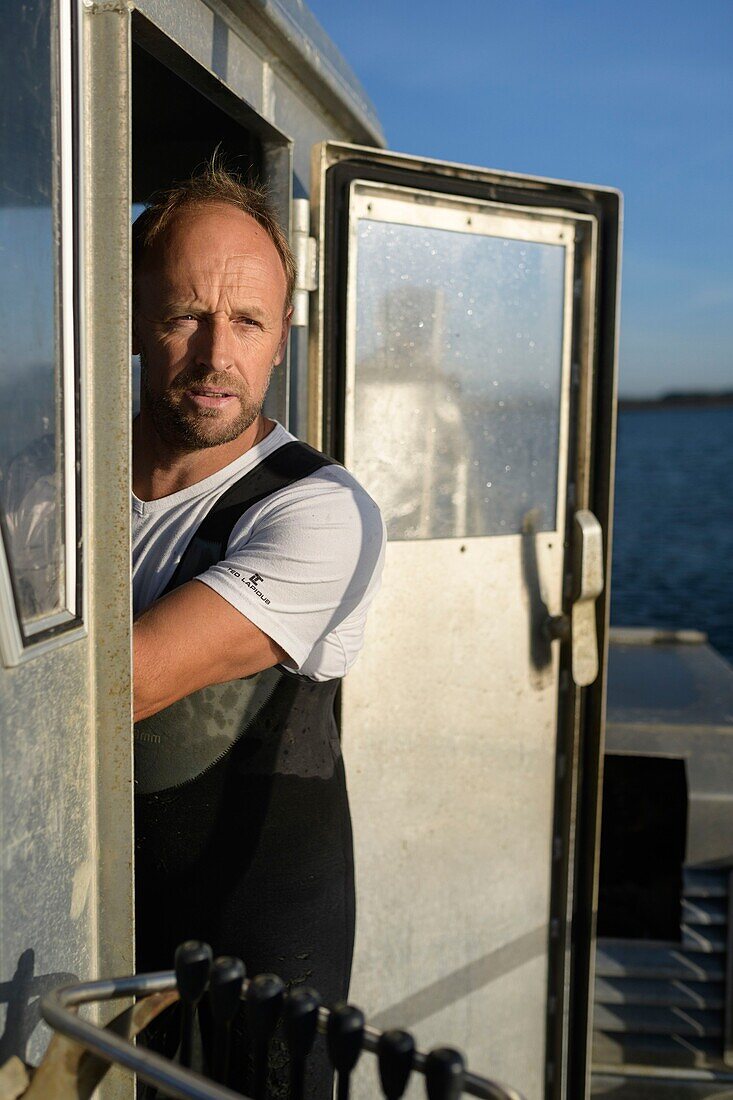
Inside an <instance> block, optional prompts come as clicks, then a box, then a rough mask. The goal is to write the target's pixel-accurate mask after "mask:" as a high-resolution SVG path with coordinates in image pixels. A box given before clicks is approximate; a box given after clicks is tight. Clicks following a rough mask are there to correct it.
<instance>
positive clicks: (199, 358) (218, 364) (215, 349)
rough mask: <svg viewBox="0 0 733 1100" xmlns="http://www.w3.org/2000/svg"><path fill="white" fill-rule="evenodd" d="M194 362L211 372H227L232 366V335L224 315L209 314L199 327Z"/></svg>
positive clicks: (227, 319) (228, 322) (230, 326)
mask: <svg viewBox="0 0 733 1100" xmlns="http://www.w3.org/2000/svg"><path fill="white" fill-rule="evenodd" d="M196 362H197V363H199V364H200V365H202V366H207V367H209V368H211V370H216V371H219V370H229V368H230V367H232V366H234V334H233V332H232V325H231V322H230V320H229V318H228V317H227V315H226V314H225V313H214V314H210V315H209V317H207V318H206V322H205V323H204V324H202V325H199V331H198V335H197V341H196Z"/></svg>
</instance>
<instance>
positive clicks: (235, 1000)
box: [209, 955, 245, 1024]
mask: <svg viewBox="0 0 733 1100" xmlns="http://www.w3.org/2000/svg"><path fill="white" fill-rule="evenodd" d="M244 974H245V970H244V963H243V962H242V960H241V959H235V958H234V957H233V956H232V955H220V956H219V958H218V959H214V964H213V966H212V967H211V976H210V978H209V1003H210V1004H211V1015H212V1016H213V1017H214V1022H215V1023H217V1024H223V1023H229V1021H230V1020H232V1019H234V1016H235V1015H236V1012H237V1009H238V1008H239V1002H240V998H241V994H242V982H243V981H244Z"/></svg>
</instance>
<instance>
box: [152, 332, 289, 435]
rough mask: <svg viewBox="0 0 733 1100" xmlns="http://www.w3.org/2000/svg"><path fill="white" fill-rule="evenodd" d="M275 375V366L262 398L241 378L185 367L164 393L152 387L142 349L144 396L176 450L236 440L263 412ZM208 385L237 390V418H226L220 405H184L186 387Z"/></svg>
mask: <svg viewBox="0 0 733 1100" xmlns="http://www.w3.org/2000/svg"><path fill="white" fill-rule="evenodd" d="M271 376H272V367H270V373H269V374H268V376H267V382H266V385H265V386H264V388H263V391H262V394H261V395H260V397H259V398H255V397H254V396H253V395H252V393H251V391H250V390H249V389H248V388H247V386H246V383H245V382H244V381H243V380H241V379H240V380H238V381H237V383H236V384H235V383H234V382H233V380H232V378H231V377H230V376H229V375H228V374H226V373H225V374H216V373H214V374H207V375H202V374H201V372H200V371H196V370H189V371H184V372H183V373H182V374H181V375H179V376H178V378H177V379H176V381H175V385H174V386H172V387H171V388H170V389H168V390H166V391H165V392H164V393H153V392H152V391H151V389H150V380H149V375H148V364H147V360H146V356H145V353H144V352H143V350H142V349H140V391H141V399H142V401H144V403H145V407H146V410H147V411H148V413H149V414H150V418H151V420H152V422H153V427H154V428H155V431H156V433H157V434H158V436H159V437H160V438H161V439H162V440H163V441H164V442H165V443H167V444H168V445H169V446H171V447H174V448H175V449H176V450H182V451H199V450H204V449H205V448H207V447H218V446H220V445H221V444H224V443H233V442H234V440H235V439H238V438H239V436H240V435H242V433H243V432H245V431H246V430H247V428H249V427H250V426H251V425H252V424H254V422H255V420H256V419H257V417H258V416H259V415H260V413H261V412H262V406H263V404H264V400H265V394H266V393H267V387H268V385H269V383H270V377H271ZM204 385H206V386H211V387H212V388H216V387H221V388H223V389H226V390H227V392H229V393H234V394H235V395H236V398H237V400H238V402H239V413H238V415H237V416H235V417H234V418H233V419H229V418H226V419H225V418H223V417H222V415H221V410H220V409H207V408H197V409H196V410H195V411H193V410H192V411H191V412H188V411H187V410H186V409H185V408H184V407H183V402H184V400H185V393H186V390H188V389H190V388H191V387H192V386H197V387H198V386H204Z"/></svg>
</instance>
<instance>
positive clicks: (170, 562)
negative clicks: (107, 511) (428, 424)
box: [133, 167, 384, 1097]
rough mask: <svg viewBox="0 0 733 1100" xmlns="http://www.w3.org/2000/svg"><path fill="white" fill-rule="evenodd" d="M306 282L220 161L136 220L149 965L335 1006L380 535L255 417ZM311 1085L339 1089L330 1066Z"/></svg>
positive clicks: (139, 821) (337, 480) (136, 437)
mask: <svg viewBox="0 0 733 1100" xmlns="http://www.w3.org/2000/svg"><path fill="white" fill-rule="evenodd" d="M294 278H295V269H294V264H293V260H292V256H291V253H290V250H289V247H288V244H287V240H286V238H285V237H284V235H283V233H282V230H281V229H280V228H279V226H278V225H277V222H276V220H275V218H274V216H273V213H272V211H271V209H270V207H269V205H268V203H267V201H266V200H265V199H264V198H263V196H262V195H261V194H260V193H259V192H257V191H253V190H251V189H249V188H246V187H244V186H243V185H241V184H240V183H239V181H238V180H236V179H235V178H233V177H231V176H229V175H227V174H226V173H225V172H223V171H221V170H220V169H218V168H217V167H209V168H208V169H207V170H206V172H205V173H204V174H202V175H201V176H198V177H196V178H194V179H193V180H191V181H190V182H189V183H188V184H185V185H182V186H180V187H176V188H174V189H172V190H171V191H169V192H167V193H166V194H163V195H160V196H158V197H157V199H156V201H155V203H154V204H153V205H152V206H150V207H149V208H148V209H147V210H146V211H145V213H143V214H142V215H141V216H140V218H139V219H138V220H137V222H136V223H135V226H134V230H133V287H134V303H133V321H134V350H135V351H138V352H139V353H140V358H141V368H142V374H141V401H140V415H139V417H138V418H137V419H136V420H135V422H134V425H133V489H134V495H133V596H134V609H135V615H136V620H135V626H134V631H133V639H134V676H135V720H136V727H135V742H136V745H135V749H136V785H137V800H136V836H137V862H136V874H137V890H136V894H137V947H138V969H139V970H155V969H159V968H161V967H163V968H167V967H170V966H171V964H172V958H173V951H174V949H175V946H176V944H177V943H179V942H181V941H182V940H184V939H189V938H197V939H203V940H205V941H207V942H209V943H211V944H212V947H213V949H214V952H215V953H217V954H232V955H237V956H239V957H242V958H243V959H244V961H245V964H246V966H247V969H248V972H249V974H251V975H254V974H257V973H261V972H264V971H274V972H276V973H278V974H280V975H281V976H282V977H283V978H284V979H285V980H286V982H288V983H289V984H291V985H292V984H293V983H299V982H307V984H309V985H313V986H315V987H316V988H317V989H319V990H320V991H321V993H322V994H323V996H324V998H325V999H326V1001H329V1000H330V1001H333V1000H338V999H342V998H344V997H345V996H346V993H347V989H348V980H349V971H350V965H351V952H352V946H353V921H354V899H353V863H352V850H351V832H350V822H349V813H348V804H347V801H346V788H345V781H344V773H343V765H342V761H341V754H340V748H339V740H338V734H337V730H336V725H335V721H334V708H333V704H334V697H335V694H336V690H337V687H338V684H339V682H340V678H341V677H343V675H344V674H345V673H346V671H347V670H348V668H349V667H350V665H351V664H352V663H353V661H354V659H355V657H356V655H357V653H358V650H359V648H360V646H361V642H362V637H363V631H364V624H365V617H366V611H367V608H368V606H369V603H370V602H371V599H372V597H373V595H374V593H375V591H376V588H377V585H378V579H379V574H380V570H381V564H382V557H383V547H384V531H383V524H382V521H381V517H380V515H379V512H378V509H377V508H376V505H375V504H374V503H373V501H372V500H371V499H370V498H369V497H368V496H367V494H366V493H365V492H364V490H363V489H362V488H361V487H360V486H359V485H358V483H357V482H356V481H355V480H354V478H352V477H351V476H350V475H349V474H348V473H347V472H346V471H345V470H344V469H343V468H342V467H341V466H339V465H338V464H336V463H334V462H333V460H331V459H328V458H327V457H326V456H323V455H320V454H319V453H318V452H315V451H313V450H311V449H310V448H308V447H306V446H305V445H304V444H301V443H298V442H297V441H294V439H293V437H292V436H291V435H290V434H289V433H288V432H286V431H285V429H284V428H283V427H282V426H281V425H278V424H276V423H275V422H273V421H272V420H270V419H268V418H267V417H266V416H264V414H263V413H262V403H263V400H264V397H265V393H266V391H267V385H268V382H269V379H270V374H271V371H272V370H273V368H274V367H277V365H278V364H279V363H280V362H281V361H282V359H283V356H284V354H285V347H286V342H287V338H288V331H289V325H290V315H291V306H290V299H291V295H292V289H293V283H294ZM235 1027H236V1028H237V1029H238V1031H239V1033H240V1041H239V1044H238V1046H236V1044H235V1047H236V1049H235V1072H234V1076H233V1078H232V1084H234V1085H236V1086H239V1087H242V1088H244V1087H245V1084H246V1077H247V1065H246V1062H247V1058H246V1036H243V1034H242V1027H243V1025H242V1022H241V1021H239V1023H238V1024H236V1025H235ZM276 1061H277V1059H276ZM273 1072H275V1071H274V1070H273ZM311 1085H312V1095H314V1096H323V1097H325V1096H326V1095H327V1094H328V1092H329V1088H330V1082H329V1080H328V1073H327V1070H326V1069H325V1068H324V1066H322V1067H321V1074H320V1077H319V1078H318V1080H316V1078H315V1077H314V1079H313V1080H312V1082H311Z"/></svg>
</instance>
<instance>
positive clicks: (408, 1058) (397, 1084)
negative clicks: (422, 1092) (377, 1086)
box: [377, 1031, 415, 1100]
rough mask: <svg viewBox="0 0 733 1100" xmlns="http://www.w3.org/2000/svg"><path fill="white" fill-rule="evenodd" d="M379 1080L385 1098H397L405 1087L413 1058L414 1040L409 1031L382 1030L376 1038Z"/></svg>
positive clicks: (395, 1099) (388, 1099)
mask: <svg viewBox="0 0 733 1100" xmlns="http://www.w3.org/2000/svg"><path fill="white" fill-rule="evenodd" d="M377 1059H378V1062H379V1080H380V1081H381V1082H382V1092H383V1093H384V1095H385V1096H386V1097H387V1100H399V1098H400V1097H401V1096H402V1093H403V1092H404V1091H405V1089H406V1088H407V1082H408V1081H409V1080H410V1074H411V1073H412V1066H413V1062H414V1060H415V1040H414V1039H413V1037H412V1035H410V1033H409V1031H384V1032H382V1034H381V1035H380V1036H379V1039H378V1040H377Z"/></svg>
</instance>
